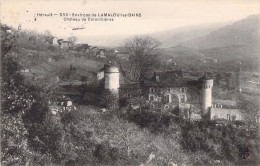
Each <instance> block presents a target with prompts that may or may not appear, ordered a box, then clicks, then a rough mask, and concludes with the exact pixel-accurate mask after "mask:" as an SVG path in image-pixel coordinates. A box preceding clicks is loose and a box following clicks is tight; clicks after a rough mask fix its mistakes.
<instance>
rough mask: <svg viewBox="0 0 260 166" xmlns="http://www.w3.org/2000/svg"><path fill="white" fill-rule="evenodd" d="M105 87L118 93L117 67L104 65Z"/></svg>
mask: <svg viewBox="0 0 260 166" xmlns="http://www.w3.org/2000/svg"><path fill="white" fill-rule="evenodd" d="M104 77H105V89H108V90H110V91H111V92H113V93H115V94H117V95H118V90H119V86H120V85H119V70H118V68H117V67H115V66H112V65H109V64H105V65H104Z"/></svg>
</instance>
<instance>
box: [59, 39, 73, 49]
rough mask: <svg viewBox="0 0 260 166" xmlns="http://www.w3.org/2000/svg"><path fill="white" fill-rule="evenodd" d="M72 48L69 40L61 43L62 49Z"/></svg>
mask: <svg viewBox="0 0 260 166" xmlns="http://www.w3.org/2000/svg"><path fill="white" fill-rule="evenodd" d="M70 47H71V42H70V41H68V40H62V42H61V46H60V48H61V49H69V48H70Z"/></svg>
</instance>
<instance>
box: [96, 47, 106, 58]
mask: <svg viewBox="0 0 260 166" xmlns="http://www.w3.org/2000/svg"><path fill="white" fill-rule="evenodd" d="M105 53H106V50H105V49H99V51H98V52H97V54H96V56H97V57H98V58H106V55H105Z"/></svg>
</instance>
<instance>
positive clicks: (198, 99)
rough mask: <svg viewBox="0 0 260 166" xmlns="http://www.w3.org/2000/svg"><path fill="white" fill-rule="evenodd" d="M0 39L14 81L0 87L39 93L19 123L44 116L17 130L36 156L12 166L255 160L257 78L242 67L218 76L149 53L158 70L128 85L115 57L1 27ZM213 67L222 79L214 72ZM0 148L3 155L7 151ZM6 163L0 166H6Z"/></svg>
mask: <svg viewBox="0 0 260 166" xmlns="http://www.w3.org/2000/svg"><path fill="white" fill-rule="evenodd" d="M1 38H2V40H3V41H2V44H6V45H7V46H6V48H7V49H6V50H7V53H6V54H4V52H1V54H2V55H1V56H3V57H10V58H11V59H13V61H14V63H17V66H18V67H15V68H17V70H18V71H17V73H19V74H18V75H19V78H20V76H21V79H17V80H16V78H15V76H16V75H14V76H10V78H9V76H8V77H7V78H5V79H7V80H8V79H13V77H14V81H18V80H20V81H21V82H19V83H17V84H21V85H23V84H24V85H30V86H32V87H34V88H36V87H37V88H39V90H37V91H39V94H38V93H37V95H39V96H38V97H35V99H30V101H28V102H29V103H30V104H31V105H33V103H38V105H37V106H38V107H37V106H35V107H33V109H32V106H30V107H29V106H28V108H27V107H26V108H24V112H25V114H22V113H21V116H24V117H26V116H28V117H30V116H32V117H34V116H36V117H37V115H38V114H39V113H36V114H35V115H34V114H32V115H30V111H32V112H33V111H37V109H39V110H41V111H45V110H46V112H45V113H44V115H43V114H41V115H42V117H41V118H43V117H44V118H46V119H44V120H42V122H36V121H34V119H33V118H32V119H29V120H26V121H24V122H21V123H27V122H31V124H32V125H30V124H29V125H28V126H26V125H25V128H26V127H27V129H26V130H28V133H30V132H32V133H33V134H34V135H36V136H35V138H33V136H32V137H28V138H27V137H26V139H27V143H28V146H32V147H35V146H33V144H36V145H38V144H39V146H40V148H42V149H40V148H39V149H37V148H35V149H33V148H32V149H33V150H30V151H33V153H34V156H33V155H28V156H33V157H32V158H30V157H29V158H28V156H25V157H24V156H23V157H22V158H21V162H25V163H26V165H27V163H29V164H31V165H35V164H36V165H37V164H38V165H42V164H43V163H44V165H46V164H47V165H48V164H54V163H55V164H56V165H91V164H92V165H103V164H105V165H145V166H146V165H147V166H148V165H172V166H176V165H178V166H184V165H227V164H230V165H232V164H233V165H236V164H237V163H253V164H255V163H256V164H257V162H258V160H259V154H260V153H259V141H258V139H259V137H258V136H259V132H258V131H259V125H260V114H259V111H258V110H257V109H258V108H259V103H258V105H257V103H253V101H255V99H256V101H257V99H259V95H260V91H259V82H260V76H259V73H258V72H255V71H250V70H249V69H246V68H245V67H244V66H245V65H244V64H243V63H246V62H244V61H242V62H241V61H240V60H236V61H234V62H233V63H232V66H231V67H230V66H229V67H230V68H231V69H232V70H229V69H230V68H229V67H227V68H221V66H222V67H223V66H224V65H225V64H226V63H227V62H228V61H223V60H222V59H219V58H214V57H213V58H212V57H204V55H202V53H199V52H195V51H192V53H191V54H194V52H195V54H196V56H197V57H198V58H197V59H191V60H190V61H189V62H186V61H187V59H186V60H184V59H181V58H182V57H181V56H179V57H177V58H176V55H178V54H183V52H184V53H185V54H189V52H190V51H191V50H192V49H188V50H187V48H186V47H185V46H183V45H185V44H183V45H179V46H176V47H174V48H169V49H165V50H162V48H158V49H155V50H154V51H155V53H154V52H153V53H154V54H156V55H159V57H161V58H160V59H161V61H160V64H158V65H157V64H156V65H157V66H151V65H150V64H148V65H147V64H144V66H145V65H147V67H146V66H145V67H146V69H149V71H145V72H144V75H143V76H142V77H141V76H140V75H138V76H137V77H136V75H130V74H131V72H132V68H131V67H132V66H131V63H130V62H131V60H132V59H133V58H132V57H131V55H130V54H129V52H127V50H125V49H124V48H121V47H99V46H92V45H91V43H81V44H78V43H77V42H76V40H77V39H76V38H74V37H71V36H70V37H68V38H66V39H65V38H64V39H60V38H57V37H54V36H52V35H51V34H50V33H47V32H46V33H45V34H37V33H35V32H32V31H27V30H23V29H22V27H21V26H19V27H18V28H12V27H9V26H7V25H3V24H1ZM148 39H149V38H148ZM139 40H142V39H139ZM187 43H188V42H187ZM187 43H186V45H187ZM190 43H191V44H193V43H192V42H190ZM188 44H189V43H188ZM2 48H5V47H3V46H2ZM170 49H174V51H173V52H169V50H170ZM176 50H177V51H176ZM204 51H205V50H204ZM158 52H159V53H158ZM170 54H173V55H172V56H171V55H170ZM196 56H195V57H196ZM6 61H7V62H8V63H9V61H8V58H7V60H6ZM151 61H152V60H151ZM12 63H13V62H12ZM149 63H150V62H149ZM188 63H193V64H192V65H191V66H189V64H188ZM194 63H196V64H197V66H196V65H194ZM218 65H219V66H220V67H219V68H218V69H220V68H221V70H216V67H218ZM211 66H213V67H212V68H211ZM196 67H197V68H196ZM202 68H203V69H202ZM5 72H6V71H5V70H4V71H3V74H5ZM10 73H12V72H10ZM129 73H130V74H129ZM129 75H130V77H128V76H129ZM5 79H2V80H5ZM6 86H7V85H6ZM14 86H16V85H14ZM11 88H12V87H11ZM37 88H36V89H37ZM32 92H33V91H32ZM5 93H6V92H5ZM6 95H10V96H12V94H9V92H8V93H7V94H6ZM33 95H36V94H33ZM37 95H36V96H37ZM10 96H9V97H10ZM18 96H19V95H18ZM41 96H44V97H42V98H43V99H41ZM16 98H17V96H16ZM8 99H9V98H8ZM28 100H29V99H28ZM35 100H39V101H37V102H36V101H35ZM41 100H43V101H41ZM39 103H45V104H42V105H41V104H39ZM30 104H29V105H30ZM41 107H43V108H41ZM5 109H7V110H8V109H9V108H5ZM20 109H23V108H20V107H17V110H20ZM27 110H30V111H27ZM26 111H27V112H26ZM7 112H8V111H7ZM41 113H42V112H41ZM25 115H26V116H25ZM29 115H30V116H29ZM39 115H40V114H39ZM8 116H9V115H8ZM8 116H7V117H8ZM24 117H23V118H21V119H19V118H18V119H19V120H21V121H23V120H22V119H26V118H24ZM9 118H11V117H9ZM7 119H8V118H7ZM36 119H37V118H36ZM9 123H11V121H9ZM41 123H42V124H41ZM46 123H47V124H46ZM48 123H50V124H53V125H54V126H55V127H56V129H55V128H51V127H50V126H48ZM124 125H125V126H124ZM36 128H39V130H37V132H36ZM189 128H190V130H189ZM45 129H46V130H48V132H49V133H48V134H49V135H48V137H52V136H53V134H54V135H55V133H54V132H53V131H55V130H57V132H58V134H57V140H53V141H57V142H59V141H60V140H62V143H63V144H62V145H61V146H60V145H57V142H51V141H50V140H48V141H49V142H48V141H47V142H44V141H46V139H47V138H45V137H44V136H43V135H44V134H45V133H41V132H42V131H43V130H45ZM192 130H194V131H192ZM19 132H20V130H19ZM34 132H35V133H34ZM74 132H75V133H74ZM118 132H119V133H118ZM120 132H121V133H123V134H122V135H120ZM196 133H199V134H200V135H199V134H198V135H196ZM228 133H229V134H230V135H229V134H228ZM37 134H38V135H37ZM124 134H125V135H124ZM234 135H236V137H235V136H234ZM244 135H246V136H244ZM125 136H126V138H125ZM55 137H56V136H55ZM219 137H223V139H222V138H219ZM5 138H8V135H5ZM146 140H147V141H146ZM219 140H221V141H222V142H221V143H219V142H218V141H219ZM247 140H250V141H249V142H250V143H248V144H247ZM16 141H17V140H16ZM121 141H122V142H121ZM149 141H150V142H151V143H149ZM240 141H241V142H240ZM13 142H15V140H14V141H13ZM13 142H12V143H13ZM40 142H41V143H40ZM205 142H206V143H205ZM257 142H258V143H257ZM48 143H50V144H51V145H47V144H48ZM88 143H89V144H88ZM10 144H11V143H10ZM40 144H44V145H40ZM52 145H53V146H54V145H55V146H54V148H53V149H48V148H49V146H52ZM13 146H14V145H13ZM232 146H234V147H236V148H235V150H234V151H232ZM227 147H228V148H229V149H228V150H227V149H226V148H227ZM253 147H255V149H254V148H253ZM4 148H6V149H7V150H6V154H8V155H9V153H8V148H9V147H4ZM15 148H17V147H15ZM89 149H91V150H89ZM23 150H25V151H26V150H27V149H23ZM176 151H179V153H178V154H176ZM245 151H246V152H245ZM61 152H62V154H59V153H61ZM28 153H29V152H28ZM81 153H82V154H81ZM26 154H27V153H26ZM43 154H44V159H40V158H39V156H41V155H43ZM227 154H230V156H229V155H227ZM8 155H6V156H4V157H5V158H4V159H5V164H4V165H8V162H11V160H13V159H11V158H12V157H10V156H8ZM48 155H51V156H52V157H50V156H48ZM53 156H54V157H53ZM86 156H87V157H86ZM226 156H227V157H226Z"/></svg>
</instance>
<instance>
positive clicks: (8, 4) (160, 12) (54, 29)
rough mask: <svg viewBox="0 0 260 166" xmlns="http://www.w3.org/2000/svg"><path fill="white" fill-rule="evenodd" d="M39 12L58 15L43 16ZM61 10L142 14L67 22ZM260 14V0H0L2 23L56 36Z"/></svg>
mask: <svg viewBox="0 0 260 166" xmlns="http://www.w3.org/2000/svg"><path fill="white" fill-rule="evenodd" d="M37 13H45V14H48V13H52V14H58V15H57V16H54V15H53V16H49V17H43V16H42V17H40V16H37ZM59 13H65V14H66V13H68V14H72V13H86V14H93V13H94V14H96V15H97V14H101V13H123V14H128V13H141V17H115V18H113V19H114V21H106V22H104V21H64V17H63V16H59ZM259 13H260V0H250V1H246V0H214V1H213V0H207V1H206V0H193V1H191V0H184V1H183V0H172V1H170V0H168V1H167V0H163V1H153V0H139V1H137V0H132V1H130V0H120V1H119V0H95V1H92V0H91V1H90V0H74V1H65V0H64V1H63V0H55V1H49V0H45V1H38V0H34V1H33V0H22V1H21V0H19V1H18V0H8V1H4V0H2V1H1V22H2V23H5V24H7V25H10V26H13V27H15V28H16V27H18V25H19V24H21V26H22V29H31V30H35V31H37V32H44V31H46V30H49V31H51V33H52V34H53V35H55V36H57V37H64V36H68V35H74V36H79V37H80V36H104V35H106V36H109V35H134V34H147V33H154V32H159V31H164V30H169V29H174V28H179V27H185V26H190V25H199V24H209V23H215V22H228V21H236V20H239V19H243V18H245V17H247V16H249V15H253V14H259ZM68 17H70V16H68ZM74 18H79V19H81V17H74ZM73 28H79V29H78V30H72V29H73ZM80 28H81V29H80ZM83 28H84V29H83Z"/></svg>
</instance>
